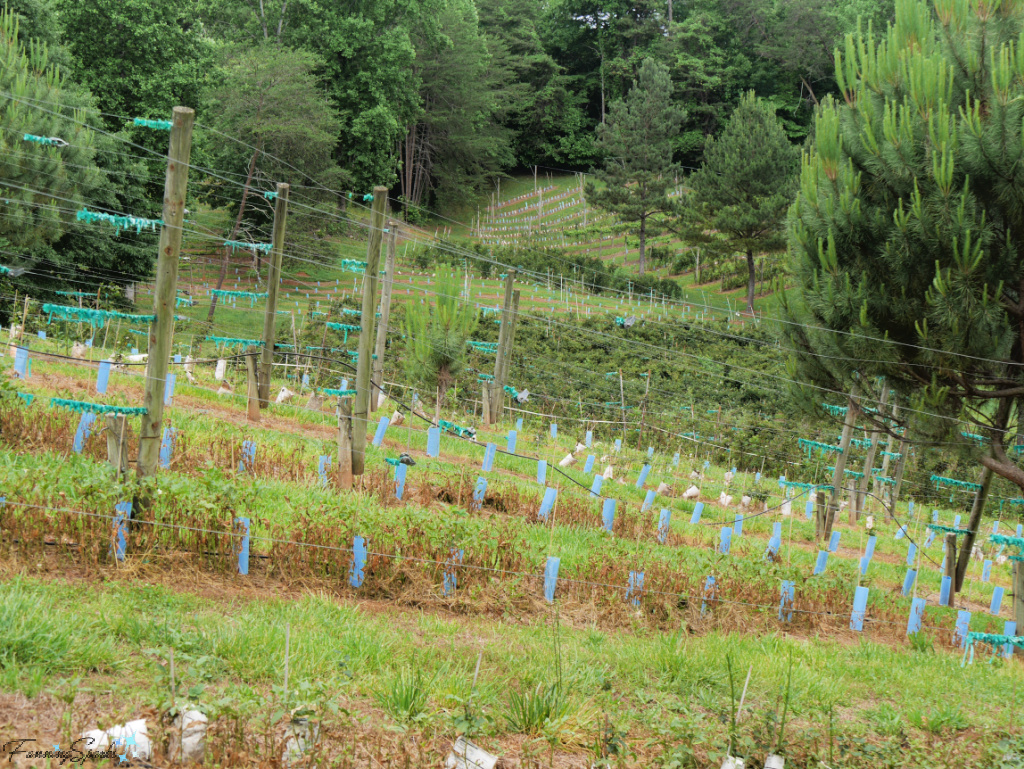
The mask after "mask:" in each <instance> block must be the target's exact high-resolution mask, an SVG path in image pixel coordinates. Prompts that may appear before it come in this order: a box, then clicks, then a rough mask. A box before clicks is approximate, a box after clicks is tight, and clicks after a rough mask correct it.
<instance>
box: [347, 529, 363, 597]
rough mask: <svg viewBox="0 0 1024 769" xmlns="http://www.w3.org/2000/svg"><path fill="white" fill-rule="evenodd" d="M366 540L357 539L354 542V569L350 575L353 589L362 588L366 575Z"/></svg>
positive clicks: (349, 581)
mask: <svg viewBox="0 0 1024 769" xmlns="http://www.w3.org/2000/svg"><path fill="white" fill-rule="evenodd" d="M365 567H366V540H365V539H363V538H362V537H356V538H355V539H353V540H352V568H351V570H350V571H349V574H348V583H349V584H350V585H351V586H352V587H362V586H363V580H365V579H366V573H365V572H364V571H363V570H364V569H365Z"/></svg>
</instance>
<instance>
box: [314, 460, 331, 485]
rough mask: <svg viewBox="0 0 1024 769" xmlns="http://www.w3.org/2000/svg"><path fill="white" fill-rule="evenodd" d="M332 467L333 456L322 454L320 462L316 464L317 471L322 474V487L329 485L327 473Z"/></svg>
mask: <svg viewBox="0 0 1024 769" xmlns="http://www.w3.org/2000/svg"><path fill="white" fill-rule="evenodd" d="M330 467H331V455H330V454H321V455H320V459H319V461H317V463H316V471H317V473H319V474H320V485H321V486H326V485H327V471H328V470H329V469H330Z"/></svg>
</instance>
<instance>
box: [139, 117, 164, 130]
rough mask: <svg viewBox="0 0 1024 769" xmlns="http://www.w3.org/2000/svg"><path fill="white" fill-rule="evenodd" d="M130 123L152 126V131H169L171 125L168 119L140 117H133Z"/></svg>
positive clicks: (146, 126)
mask: <svg viewBox="0 0 1024 769" xmlns="http://www.w3.org/2000/svg"><path fill="white" fill-rule="evenodd" d="M132 123H133V124H134V125H137V126H142V127H143V128H152V129H153V130H154V131H170V130H171V125H172V123H171V121H170V120H146V118H142V117H137V118H135V120H133V121H132Z"/></svg>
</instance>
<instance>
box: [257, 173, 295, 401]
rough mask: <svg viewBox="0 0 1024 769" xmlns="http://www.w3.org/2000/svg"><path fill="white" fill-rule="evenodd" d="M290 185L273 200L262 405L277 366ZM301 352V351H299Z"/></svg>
mask: <svg viewBox="0 0 1024 769" xmlns="http://www.w3.org/2000/svg"><path fill="white" fill-rule="evenodd" d="M288 191H289V187H288V185H287V184H278V185H277V197H276V198H275V202H274V236H273V241H272V244H273V248H272V249H271V251H270V267H269V269H268V270H267V309H266V310H265V311H264V314H263V350H262V354H261V356H260V379H259V396H260V408H266V407H267V405H268V404H269V403H270V373H271V370H272V367H273V365H274V336H275V332H276V330H277V287H278V284H279V283H280V282H281V258H282V256H283V255H284V233H285V225H286V224H287V221H288ZM296 352H298V350H296Z"/></svg>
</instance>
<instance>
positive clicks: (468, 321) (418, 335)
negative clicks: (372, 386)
mask: <svg viewBox="0 0 1024 769" xmlns="http://www.w3.org/2000/svg"><path fill="white" fill-rule="evenodd" d="M461 291H462V275H461V274H460V273H459V272H457V271H455V270H453V269H452V268H451V267H448V266H447V265H445V266H441V267H438V270H437V289H436V295H435V297H434V307H433V308H431V307H430V306H429V305H427V304H416V303H415V302H413V303H411V304H408V305H406V308H405V327H406V338H407V342H406V359H405V365H406V373H407V374H408V375H409V377H410V378H412V379H413V380H415V381H419V382H421V383H422V384H424V385H426V386H427V387H429V388H431V389H432V390H436V392H437V405H436V407H435V409H436V410H435V414H434V422H435V424H436V423H437V420H438V419H440V418H441V403H442V402H443V401H444V396H445V394H446V393H447V392H448V388H450V387H451V386H452V385H453V384H454V383H455V379H456V377H457V376H458V375H459V373H460V372H461V371H462V369H463V367H465V365H466V358H467V354H466V340H467V339H469V335H470V334H472V333H473V330H474V329H475V328H476V323H477V314H476V309H475V307H474V306H473V305H472V304H470V303H469V302H464V301H463V300H462V299H461V297H460V292H461Z"/></svg>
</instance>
